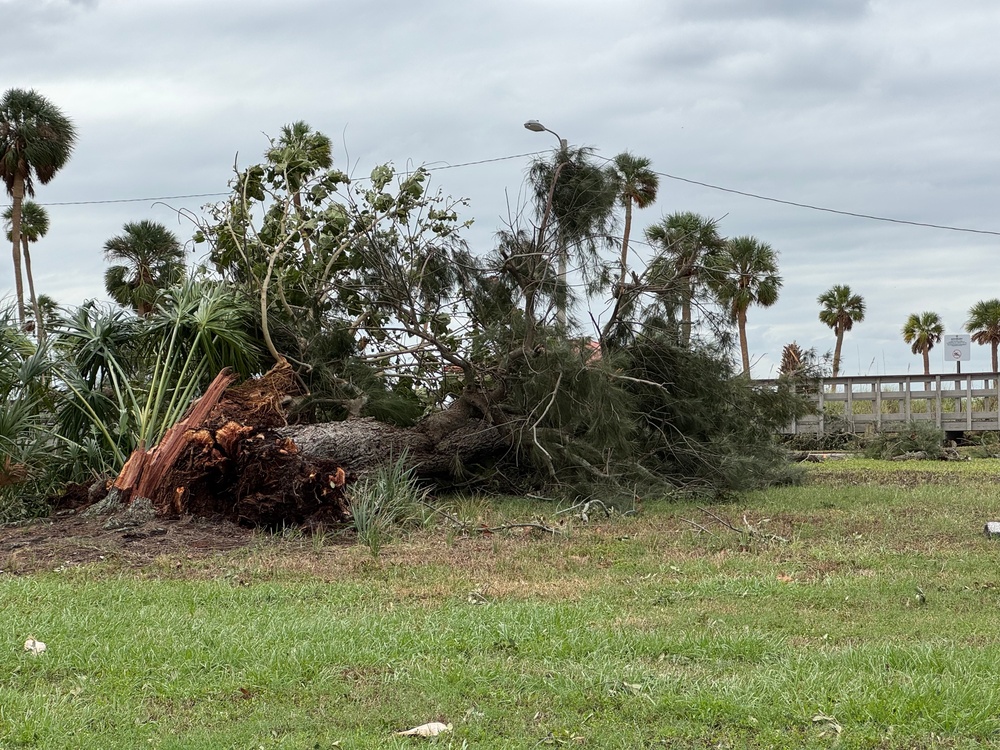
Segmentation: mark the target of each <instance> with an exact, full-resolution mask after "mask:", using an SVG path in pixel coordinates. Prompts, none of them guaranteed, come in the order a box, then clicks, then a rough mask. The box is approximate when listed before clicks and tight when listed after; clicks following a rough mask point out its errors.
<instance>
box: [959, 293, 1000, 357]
mask: <svg viewBox="0 0 1000 750" xmlns="http://www.w3.org/2000/svg"><path fill="white" fill-rule="evenodd" d="M965 330H966V331H968V332H969V333H971V334H972V340H973V341H975V342H976V343H977V344H981V345H984V346H985V345H986V344H989V345H990V347H991V348H992V355H993V370H992V371H993V372H1000V367H998V366H997V346H998V345H1000V299H986V300H980V301H979V302H977V303H976V304H974V305H973V306H972V308H971V309H970V310H969V320H968V321H966V323H965Z"/></svg>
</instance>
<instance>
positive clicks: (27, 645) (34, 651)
mask: <svg viewBox="0 0 1000 750" xmlns="http://www.w3.org/2000/svg"><path fill="white" fill-rule="evenodd" d="M45 649H46V646H45V644H44V643H42V642H41V641H39V640H36V639H34V638H29V639H28V640H26V641H25V642H24V650H25V651H27V652H28V653H29V654H31V655H32V656H38V655H39V654H41V653H42V652H44V651H45Z"/></svg>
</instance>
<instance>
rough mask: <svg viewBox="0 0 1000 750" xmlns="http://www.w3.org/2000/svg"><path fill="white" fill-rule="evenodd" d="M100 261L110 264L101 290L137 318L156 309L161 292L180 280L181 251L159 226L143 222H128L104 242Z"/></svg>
mask: <svg viewBox="0 0 1000 750" xmlns="http://www.w3.org/2000/svg"><path fill="white" fill-rule="evenodd" d="M104 259H105V260H107V261H110V262H112V263H113V264H114V265H112V266H110V267H109V268H108V269H107V271H105V272H104V288H105V290H106V291H107V293H108V295H109V296H110V297H111V299H113V300H114V301H115V302H117V303H118V304H119V305H122V306H123V307H131V308H132V309H133V310H135V311H136V313H137V314H138V315H139V317H140V318H145V317H147V316H148V315H149V314H150V313H152V312H153V310H154V308H155V307H156V301H157V298H158V297H159V295H160V294H161V293H162V292H163V290H164V289H166V288H168V287H169V286H171V285H172V284H176V283H178V282H179V281H180V280H181V279H182V278H183V277H184V248H183V246H182V245H181V243H180V240H178V239H177V236H176V235H175V234H174V233H173V232H171V231H170V230H169V229H167V228H166V227H165V226H163V225H162V224H159V223H157V222H155V221H149V220H147V219H143V220H142V221H133V222H128V223H126V224H125V226H124V227H123V231H122V233H121V234H119V235H115V236H114V237H112V238H111V239H109V240H108V241H107V242H105V243H104Z"/></svg>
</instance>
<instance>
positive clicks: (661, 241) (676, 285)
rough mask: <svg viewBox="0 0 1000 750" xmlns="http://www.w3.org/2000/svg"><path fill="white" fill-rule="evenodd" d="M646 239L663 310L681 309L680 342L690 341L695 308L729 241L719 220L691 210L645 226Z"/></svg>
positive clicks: (670, 313) (667, 312)
mask: <svg viewBox="0 0 1000 750" xmlns="http://www.w3.org/2000/svg"><path fill="white" fill-rule="evenodd" d="M646 240H647V242H649V243H650V244H651V245H653V247H654V248H655V250H656V256H655V257H654V258H653V261H652V264H651V268H652V272H653V276H654V277H655V283H657V285H658V286H659V297H658V300H659V302H660V303H661V310H662V312H663V313H664V314H665V315H667V316H668V317H670V318H673V317H674V308H675V307H677V306H679V307H680V312H681V321H680V329H679V334H680V343H681V345H682V346H687V345H688V344H689V343H690V341H691V328H692V322H693V317H692V316H693V307H694V306H695V305H696V304H697V303H698V301H699V300H702V299H704V297H705V292H706V291H707V290H708V289H709V287H710V286H711V281H712V279H711V272H712V270H713V269H715V268H716V266H717V265H718V258H719V256H720V255H721V253H722V252H723V250H724V249H725V245H726V241H725V239H724V238H723V237H722V236H721V235H720V234H719V230H718V222H716V221H714V220H712V219H708V218H706V217H704V216H701V215H700V214H696V213H692V212H691V211H678V212H674V213H672V214H670V215H669V216H666V217H665V218H664V219H663V220H661V221H660V222H659V223H657V224H653V225H652V226H650V227H648V228H647V229H646Z"/></svg>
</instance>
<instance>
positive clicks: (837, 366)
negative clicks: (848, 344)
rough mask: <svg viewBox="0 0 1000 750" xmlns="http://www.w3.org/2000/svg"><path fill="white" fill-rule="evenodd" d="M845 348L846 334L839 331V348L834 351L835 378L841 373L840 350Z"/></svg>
mask: <svg viewBox="0 0 1000 750" xmlns="http://www.w3.org/2000/svg"><path fill="white" fill-rule="evenodd" d="M843 346H844V332H843V331H837V346H836V347H834V350H833V377H837V375H838V374H839V373H840V350H841V349H842V348H843Z"/></svg>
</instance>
